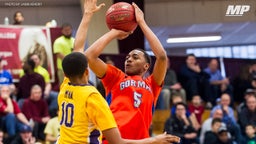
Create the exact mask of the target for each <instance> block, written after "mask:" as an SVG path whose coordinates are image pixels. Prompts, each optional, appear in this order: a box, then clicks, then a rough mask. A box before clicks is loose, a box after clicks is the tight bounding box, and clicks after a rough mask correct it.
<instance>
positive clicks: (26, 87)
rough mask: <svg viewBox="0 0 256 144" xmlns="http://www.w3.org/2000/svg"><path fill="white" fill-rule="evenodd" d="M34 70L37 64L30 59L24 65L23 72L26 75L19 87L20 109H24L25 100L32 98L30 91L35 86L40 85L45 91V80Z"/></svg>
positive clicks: (21, 79)
mask: <svg viewBox="0 0 256 144" xmlns="http://www.w3.org/2000/svg"><path fill="white" fill-rule="evenodd" d="M34 68H35V62H34V61H33V60H31V59H28V60H27V61H26V62H25V63H24V64H23V70H24V72H25V75H24V76H22V77H21V78H20V81H19V85H18V88H17V100H18V104H19V107H20V108H22V104H23V102H24V99H26V98H28V97H29V96H30V90H31V87H32V86H33V85H35V84H37V85H39V86H40V87H41V88H42V89H43V91H44V88H45V82H44V78H43V77H42V76H41V75H40V74H38V73H35V72H34Z"/></svg>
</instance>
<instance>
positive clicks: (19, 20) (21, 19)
mask: <svg viewBox="0 0 256 144" xmlns="http://www.w3.org/2000/svg"><path fill="white" fill-rule="evenodd" d="M13 20H14V22H13V25H21V24H22V23H23V22H24V16H23V14H22V12H21V11H16V12H15V13H14V15H13Z"/></svg>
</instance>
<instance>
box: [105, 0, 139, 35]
mask: <svg viewBox="0 0 256 144" xmlns="http://www.w3.org/2000/svg"><path fill="white" fill-rule="evenodd" d="M106 23H107V26H108V28H109V29H113V28H114V29H118V30H123V31H127V32H130V31H134V30H135V29H136V27H137V22H136V17H135V10H134V7H133V6H132V5H131V4H129V3H126V2H118V3H115V4H113V5H111V6H110V7H109V9H108V10H107V12H106Z"/></svg>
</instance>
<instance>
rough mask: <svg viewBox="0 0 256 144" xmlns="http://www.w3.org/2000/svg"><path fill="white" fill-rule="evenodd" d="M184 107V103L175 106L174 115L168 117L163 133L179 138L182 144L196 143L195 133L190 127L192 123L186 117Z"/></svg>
mask: <svg viewBox="0 0 256 144" xmlns="http://www.w3.org/2000/svg"><path fill="white" fill-rule="evenodd" d="M186 109H187V108H186V105H185V104H184V103H182V102H181V103H177V104H176V111H175V114H174V115H172V116H170V117H169V118H168V119H167V120H166V122H165V125H164V131H166V132H167V133H168V134H173V135H176V136H179V137H180V138H181V142H182V143H183V144H192V143H198V142H197V133H196V130H195V129H194V128H193V126H192V122H191V121H190V119H189V118H188V117H187V116H186Z"/></svg>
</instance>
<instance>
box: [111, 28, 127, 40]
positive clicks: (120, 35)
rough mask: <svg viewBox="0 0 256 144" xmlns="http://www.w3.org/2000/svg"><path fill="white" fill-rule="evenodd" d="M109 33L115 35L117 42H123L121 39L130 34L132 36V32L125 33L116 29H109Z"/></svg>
mask: <svg viewBox="0 0 256 144" xmlns="http://www.w3.org/2000/svg"><path fill="white" fill-rule="evenodd" d="M111 32H113V33H115V35H116V38H117V39H118V40H123V39H125V38H127V37H128V36H129V35H130V34H132V32H125V31H122V30H117V29H111Z"/></svg>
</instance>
